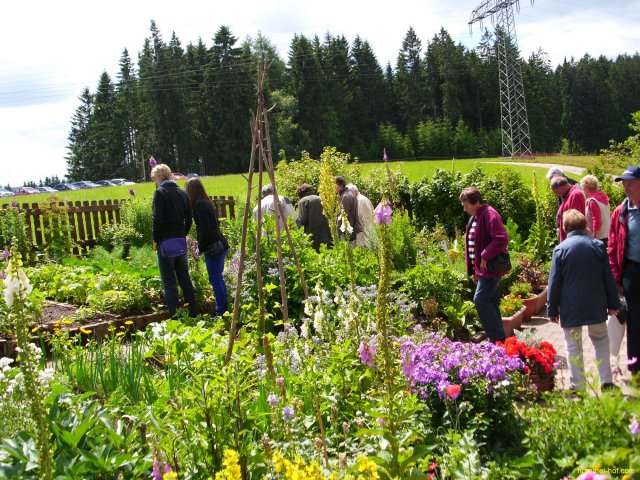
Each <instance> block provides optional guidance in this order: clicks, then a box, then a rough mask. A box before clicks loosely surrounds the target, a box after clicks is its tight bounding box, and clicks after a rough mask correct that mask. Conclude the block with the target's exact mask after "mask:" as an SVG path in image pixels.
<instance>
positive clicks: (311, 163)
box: [264, 147, 361, 203]
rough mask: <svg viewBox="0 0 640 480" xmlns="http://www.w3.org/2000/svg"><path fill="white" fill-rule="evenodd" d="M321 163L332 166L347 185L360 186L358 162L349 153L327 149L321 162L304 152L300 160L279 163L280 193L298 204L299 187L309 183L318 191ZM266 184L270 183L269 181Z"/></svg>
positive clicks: (332, 169) (332, 171)
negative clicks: (324, 162) (297, 191)
mask: <svg viewBox="0 0 640 480" xmlns="http://www.w3.org/2000/svg"><path fill="white" fill-rule="evenodd" d="M321 161H326V162H327V163H328V164H329V165H330V166H331V173H332V174H333V175H342V176H343V177H344V178H345V180H346V181H347V183H354V184H356V185H359V184H360V181H361V175H360V168H359V165H358V162H357V161H355V162H351V156H350V155H349V154H348V153H341V152H339V151H338V150H337V149H336V148H335V147H326V148H325V149H324V151H323V152H322V154H321V155H320V159H319V160H314V159H313V158H311V156H310V155H309V153H307V152H303V153H302V158H301V159H300V160H282V161H280V162H278V166H277V170H276V181H277V182H278V192H279V193H280V194H281V195H285V196H286V197H288V198H289V200H291V201H292V202H294V203H297V199H298V196H297V194H296V188H297V186H298V185H300V184H302V183H308V184H309V185H311V186H313V187H314V188H315V189H316V191H317V190H318V186H319V185H320V162H321ZM265 178H267V177H265ZM264 183H268V180H266V181H264Z"/></svg>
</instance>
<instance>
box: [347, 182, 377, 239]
mask: <svg viewBox="0 0 640 480" xmlns="http://www.w3.org/2000/svg"><path fill="white" fill-rule="evenodd" d="M347 188H348V189H349V191H350V192H351V194H352V195H353V196H354V197H356V200H358V221H359V222H360V225H361V226H362V231H361V232H360V233H358V235H357V236H356V245H358V246H359V247H364V246H366V245H368V244H369V242H370V241H371V238H372V237H373V203H371V200H369V199H368V198H367V197H366V196H364V195H363V194H362V193H360V190H358V187H357V186H355V185H354V184H353V183H350V184H349V185H347Z"/></svg>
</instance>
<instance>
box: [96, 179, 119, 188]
mask: <svg viewBox="0 0 640 480" xmlns="http://www.w3.org/2000/svg"><path fill="white" fill-rule="evenodd" d="M96 184H97V185H100V186H101V187H115V186H116V184H115V183H113V182H112V181H111V180H98V181H97V182H96Z"/></svg>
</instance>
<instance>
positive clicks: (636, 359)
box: [627, 357, 638, 365]
mask: <svg viewBox="0 0 640 480" xmlns="http://www.w3.org/2000/svg"><path fill="white" fill-rule="evenodd" d="M637 362H638V357H631V358H630V359H629V360H627V365H635V364H636V363H637Z"/></svg>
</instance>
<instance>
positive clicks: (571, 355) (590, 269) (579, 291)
mask: <svg viewBox="0 0 640 480" xmlns="http://www.w3.org/2000/svg"><path fill="white" fill-rule="evenodd" d="M562 226H563V228H564V231H565V232H567V238H566V239H565V240H564V241H563V242H562V243H561V244H560V245H558V246H557V247H556V248H554V250H553V260H552V262H551V273H550V275H549V290H548V293H547V296H548V301H547V305H548V306H547V313H548V314H549V319H550V320H551V321H552V322H554V323H558V317H559V318H560V326H561V327H562V329H563V330H564V338H565V342H566V348H567V360H568V362H569V380H570V382H571V388H572V389H575V390H582V389H584V368H583V357H582V327H583V325H587V326H588V329H589V338H590V339H591V342H592V343H593V346H594V348H595V351H596V361H597V362H598V373H599V374H600V382H601V385H602V388H603V389H607V388H612V387H613V379H612V375H611V366H610V365H609V337H608V335H607V324H606V320H607V314H609V315H617V313H618V309H619V308H620V299H619V298H618V292H617V290H616V284H615V282H614V280H613V274H612V273H611V267H610V266H609V259H608V257H607V253H606V251H605V249H604V244H603V243H602V242H601V241H600V240H596V239H594V238H592V237H591V236H590V235H589V234H588V233H587V232H586V227H587V219H586V218H585V216H584V215H583V214H582V213H580V212H579V211H578V210H574V209H571V210H567V211H566V212H565V213H564V214H563V216H562Z"/></svg>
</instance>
